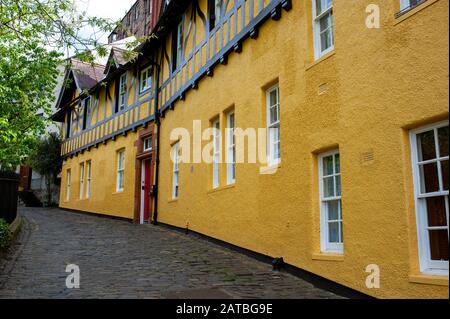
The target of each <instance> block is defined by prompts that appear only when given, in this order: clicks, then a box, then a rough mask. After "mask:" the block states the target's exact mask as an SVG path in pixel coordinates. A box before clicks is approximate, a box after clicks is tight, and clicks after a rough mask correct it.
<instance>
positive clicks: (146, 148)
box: [142, 136, 153, 152]
mask: <svg viewBox="0 0 450 319" xmlns="http://www.w3.org/2000/svg"><path fill="white" fill-rule="evenodd" d="M146 141H150V147H146V146H145V142H146ZM152 149H153V145H152V137H151V136H149V137H146V138H144V140H143V142H142V150H143V151H144V152H147V151H151V150H152Z"/></svg>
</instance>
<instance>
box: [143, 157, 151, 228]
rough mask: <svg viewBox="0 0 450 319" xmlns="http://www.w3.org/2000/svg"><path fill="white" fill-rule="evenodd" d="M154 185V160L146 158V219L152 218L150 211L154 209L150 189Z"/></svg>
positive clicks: (144, 194)
mask: <svg viewBox="0 0 450 319" xmlns="http://www.w3.org/2000/svg"><path fill="white" fill-rule="evenodd" d="M151 187H152V161H151V160H146V161H145V162H144V193H143V194H142V196H144V221H148V220H149V219H150V213H151V210H152V205H151V200H152V198H151V196H150V189H151Z"/></svg>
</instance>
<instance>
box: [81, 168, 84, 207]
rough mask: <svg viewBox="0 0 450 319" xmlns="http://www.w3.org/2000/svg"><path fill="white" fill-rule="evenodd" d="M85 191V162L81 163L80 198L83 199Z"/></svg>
mask: <svg viewBox="0 0 450 319" xmlns="http://www.w3.org/2000/svg"><path fill="white" fill-rule="evenodd" d="M83 191H84V163H81V164H80V199H83Z"/></svg>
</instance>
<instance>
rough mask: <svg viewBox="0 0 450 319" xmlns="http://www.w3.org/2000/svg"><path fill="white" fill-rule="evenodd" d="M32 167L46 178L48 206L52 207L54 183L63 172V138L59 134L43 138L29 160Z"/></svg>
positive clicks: (51, 134)
mask: <svg viewBox="0 0 450 319" xmlns="http://www.w3.org/2000/svg"><path fill="white" fill-rule="evenodd" d="M29 164H30V166H31V167H32V168H33V169H34V170H36V171H37V172H38V173H39V174H41V175H42V176H45V179H46V187H47V205H51V194H52V183H54V182H55V181H56V178H57V176H58V174H59V172H60V171H61V167H62V158H61V138H60V136H59V134H57V133H50V134H48V135H47V136H46V137H45V138H42V139H41V140H40V142H39V144H38V146H37V148H36V150H35V151H34V152H33V153H32V155H31V156H30V158H29Z"/></svg>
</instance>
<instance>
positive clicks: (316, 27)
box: [312, 0, 334, 60]
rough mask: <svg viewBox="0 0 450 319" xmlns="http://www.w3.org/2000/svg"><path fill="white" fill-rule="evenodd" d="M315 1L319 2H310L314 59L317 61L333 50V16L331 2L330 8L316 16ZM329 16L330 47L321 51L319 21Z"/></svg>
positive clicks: (313, 0)
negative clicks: (330, 22) (331, 18)
mask: <svg viewBox="0 0 450 319" xmlns="http://www.w3.org/2000/svg"><path fill="white" fill-rule="evenodd" d="M317 1H320V0H312V19H313V21H312V25H313V38H314V59H315V60H318V59H320V58H321V57H322V56H324V55H325V54H327V53H330V52H331V51H333V50H334V16H333V1H332V3H331V6H330V7H328V8H327V9H325V10H323V11H322V12H321V13H320V14H319V15H317V12H316V11H317ZM328 14H331V16H332V17H333V21H332V24H331V40H332V45H331V46H330V47H329V48H327V49H325V50H322V42H321V37H320V35H321V31H320V20H321V19H322V18H324V17H325V16H326V15H328Z"/></svg>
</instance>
